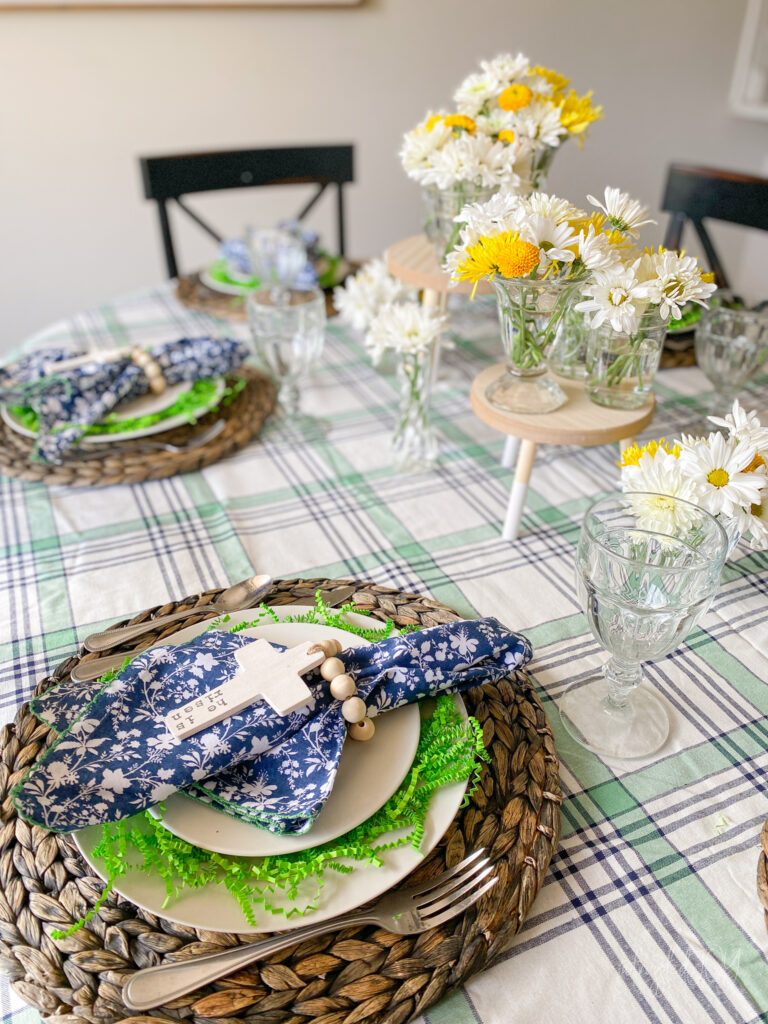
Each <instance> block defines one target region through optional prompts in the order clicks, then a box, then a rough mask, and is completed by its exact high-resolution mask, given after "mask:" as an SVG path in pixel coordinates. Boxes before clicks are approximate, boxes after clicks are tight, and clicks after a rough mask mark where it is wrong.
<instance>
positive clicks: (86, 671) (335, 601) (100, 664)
mask: <svg viewBox="0 0 768 1024" xmlns="http://www.w3.org/2000/svg"><path fill="white" fill-rule="evenodd" d="M359 589H360V587H359V585H358V584H354V585H352V586H341V587H336V588H335V589H334V590H327V591H324V592H323V601H324V602H325V604H326V607H328V608H338V606H339V605H341V604H344V603H345V602H346V601H348V600H349V598H350V597H351V596H352V595H353V594H354V593H355V591H356V590H359ZM314 603H315V595H314V594H308V595H307V596H306V597H297V598H294V599H292V600H291V601H290V604H299V605H314ZM276 607H278V608H279V607H280V605H276ZM163 642H165V641H163ZM157 646H158V644H157V643H156V642H155V643H151V644H145V645H144V646H139V647H135V648H134V649H133V650H132V651H123V652H122V653H121V654H110V655H109V657H106V658H91V659H90V660H88V661H81V662H79V663H78V664H77V665H76V666H75V667H74V668H73V669H72V671H71V672H70V678H71V679H73V680H74V681H75V682H76V683H90V682H92V681H93V680H94V679H99V678H101V676H103V675H104V673H105V672H112V671H116V670H117V669H120V668H122V667H123V662H124V661H125V659H126V658H134V657H135V656H136V655H137V654H141V653H142V651H146V650H148V649H149V648H150V647H157Z"/></svg>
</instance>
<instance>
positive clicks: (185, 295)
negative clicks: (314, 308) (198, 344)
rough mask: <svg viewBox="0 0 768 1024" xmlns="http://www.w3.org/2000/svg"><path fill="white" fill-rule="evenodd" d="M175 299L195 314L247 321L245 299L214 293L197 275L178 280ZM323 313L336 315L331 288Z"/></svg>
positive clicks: (327, 294) (353, 266)
mask: <svg viewBox="0 0 768 1024" xmlns="http://www.w3.org/2000/svg"><path fill="white" fill-rule="evenodd" d="M349 266H350V272H351V271H352V270H353V269H356V268H357V266H358V264H356V263H350V264H349ZM176 298H177V299H178V300H179V302H180V303H181V304H182V305H184V306H186V307H187V308H188V309H194V311H195V312H196V313H208V314H209V315H210V316H216V317H219V318H220V319H221V320H236V321H244V320H246V319H247V316H246V312H245V298H244V297H243V296H242V295H226V294H224V293H223V292H216V291H214V290H213V288H209V287H208V285H206V284H203V282H202V281H201V280H200V275H199V274H185V275H183V276H182V277H180V278H179V279H178V284H177V285H176ZM325 312H326V315H327V316H329V317H331V316H335V315H336V307H335V306H334V305H333V289H332V288H327V289H326V290H325Z"/></svg>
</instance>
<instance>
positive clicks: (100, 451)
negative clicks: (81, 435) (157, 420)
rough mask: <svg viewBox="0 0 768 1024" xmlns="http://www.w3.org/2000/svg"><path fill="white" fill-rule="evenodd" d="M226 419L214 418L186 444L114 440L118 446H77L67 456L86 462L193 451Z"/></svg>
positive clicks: (209, 439)
mask: <svg viewBox="0 0 768 1024" xmlns="http://www.w3.org/2000/svg"><path fill="white" fill-rule="evenodd" d="M226 425H227V421H226V420H223V419H221V420H216V422H215V423H212V424H211V425H210V427H208V428H207V429H206V430H203V431H202V433H200V434H197V435H196V436H195V437H193V438H191V439H190V440H189V441H187V443H186V444H169V443H168V442H167V441H136V442H135V443H134V442H130V441H116V442H115V445H119V446H120V447H119V448H117V447H115V448H112V447H110V446H102V445H89V446H88V448H78V449H77V450H76V451H74V452H71V453H70V454H69V456H68V458H71V459H72V460H74V461H77V462H86V461H88V460H89V459H103V458H105V457H106V456H107V455H114V454H119V455H133V454H134V453H135V454H138V455H140V454H142V453H143V452H175V453H176V454H183V453H184V452H191V451H194V450H195V448H202V446H203V445H204V444H208V442H209V441H212V440H213V439H214V437H218V436H219V434H220V433H221V432H222V430H223V429H224V428H225V427H226Z"/></svg>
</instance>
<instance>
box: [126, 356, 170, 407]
mask: <svg viewBox="0 0 768 1024" xmlns="http://www.w3.org/2000/svg"><path fill="white" fill-rule="evenodd" d="M131 359H132V360H133V362H134V363H135V364H136V365H137V366H138V368H139V369H140V370H141V371H142V372H143V374H144V376H145V377H146V378H147V380H148V381H149V388H150V391H153V392H154V393H155V394H156V395H162V393H163V392H164V391H165V389H166V387H167V386H168V385H167V382H166V379H165V377H164V376H163V370H162V367H161V366H160V363H158V361H157V360H156V359H155V358H154V356H151V355H150V354H149V352H147V351H146V350H145V349H143V348H139V347H138V346H135V347H134V348H132V349H131Z"/></svg>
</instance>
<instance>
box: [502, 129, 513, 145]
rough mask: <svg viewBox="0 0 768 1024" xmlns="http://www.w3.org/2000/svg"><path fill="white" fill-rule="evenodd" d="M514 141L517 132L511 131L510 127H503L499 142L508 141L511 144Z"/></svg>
mask: <svg viewBox="0 0 768 1024" xmlns="http://www.w3.org/2000/svg"><path fill="white" fill-rule="evenodd" d="M514 141H515V133H514V132H513V131H510V129H509V128H502V130H501V131H500V132H499V142H506V143H508V144H511V143H512V142H514Z"/></svg>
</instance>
